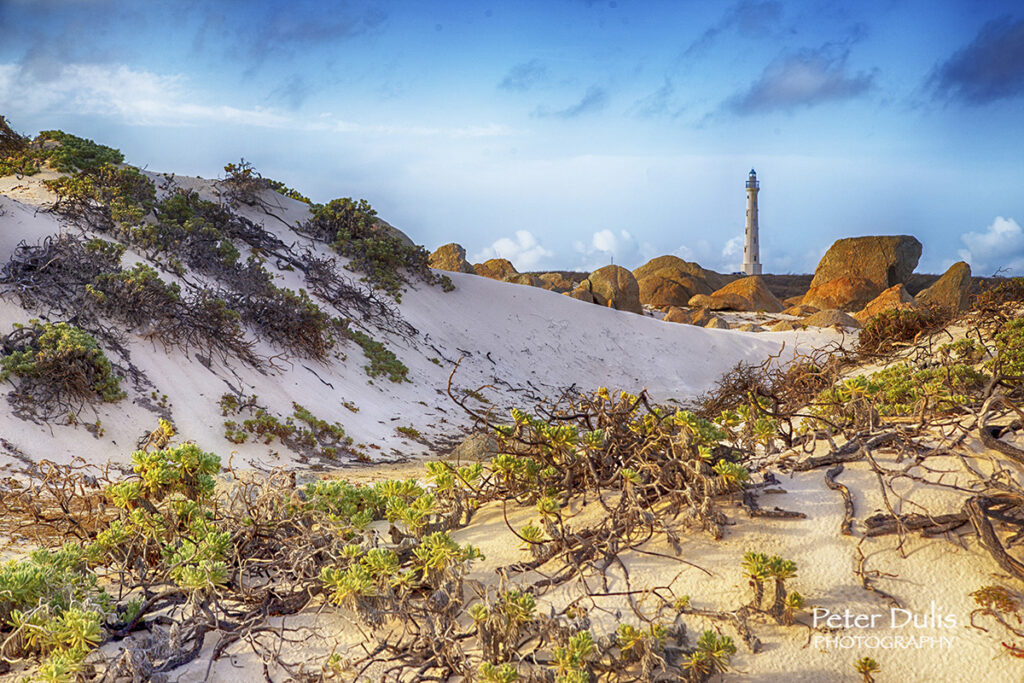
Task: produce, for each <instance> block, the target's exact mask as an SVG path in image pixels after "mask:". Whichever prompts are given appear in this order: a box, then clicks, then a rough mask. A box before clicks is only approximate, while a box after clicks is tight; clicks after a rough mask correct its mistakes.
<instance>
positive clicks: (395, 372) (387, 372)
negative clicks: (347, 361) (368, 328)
mask: <svg viewBox="0 0 1024 683" xmlns="http://www.w3.org/2000/svg"><path fill="white" fill-rule="evenodd" d="M343 332H344V335H345V336H346V337H347V338H349V339H351V340H352V341H354V342H355V343H356V344H359V347H360V348H361V349H362V350H363V355H365V356H366V359H367V360H368V361H369V363H368V364H367V365H364V366H363V369H364V370H365V371H366V374H367V375H369V376H370V377H371V378H374V377H380V376H381V375H384V376H385V377H387V378H388V379H389V380H390V381H392V382H408V381H410V380H409V368H407V367H406V366H405V364H404V363H402V361H400V360H399V359H398V356H396V355H395V353H394V352H393V351H392V350H391V349H389V348H388V347H386V346H384V344H382V343H381V342H379V341H377V340H376V339H374V338H373V337H371V336H370V335H368V334H366V333H365V332H363V331H362V330H357V329H355V328H353V327H351V326H346V327H345V328H343Z"/></svg>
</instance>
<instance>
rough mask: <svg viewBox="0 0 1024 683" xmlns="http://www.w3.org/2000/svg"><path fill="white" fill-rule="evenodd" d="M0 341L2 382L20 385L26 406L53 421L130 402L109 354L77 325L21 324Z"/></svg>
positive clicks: (20, 397) (17, 396)
mask: <svg viewBox="0 0 1024 683" xmlns="http://www.w3.org/2000/svg"><path fill="white" fill-rule="evenodd" d="M0 341H2V347H3V355H0V380H8V379H10V380H14V381H15V382H16V389H15V394H14V397H15V399H16V401H17V402H18V403H19V404H21V405H22V406H24V407H31V409H32V410H40V411H43V413H44V415H49V416H52V415H55V414H66V413H67V412H69V411H70V412H77V411H78V410H79V409H81V407H82V405H83V404H84V403H87V402H90V401H106V402H111V403H113V402H116V401H120V400H121V399H122V398H124V397H125V393H124V391H122V390H121V377H119V376H118V375H117V374H116V372H115V371H114V368H113V366H112V365H111V363H110V361H109V360H108V359H107V357H106V355H105V354H104V353H103V349H101V348H100V346H99V344H97V343H96V340H95V339H94V338H93V337H92V336H91V335H89V334H88V333H87V332H84V331H82V330H80V329H79V328H77V327H75V326H74V325H70V324H68V323H64V322H61V323H42V322H39V321H32V322H31V323H30V324H29V325H15V326H14V330H13V331H12V332H10V333H9V334H7V335H6V336H4V337H3V338H2V340H0Z"/></svg>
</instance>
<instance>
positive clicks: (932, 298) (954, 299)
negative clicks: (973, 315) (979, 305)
mask: <svg viewBox="0 0 1024 683" xmlns="http://www.w3.org/2000/svg"><path fill="white" fill-rule="evenodd" d="M970 287H971V267H970V266H969V265H967V264H966V263H964V262H963V261H959V262H957V263H954V264H953V265H951V266H950V267H949V270H947V271H946V272H945V273H943V275H942V277H940V278H939V279H938V280H936V281H935V284H933V285H932V286H931V287H929V288H928V289H924V290H922V291H920V292H918V293H917V296H916V297H914V300H915V301H916V302H917V303H919V304H921V305H922V306H936V307H938V308H942V309H945V310H947V311H952V312H954V313H959V312H961V311H966V310H967V307H968V304H969V301H970V294H969V290H970Z"/></svg>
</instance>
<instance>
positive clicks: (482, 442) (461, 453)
mask: <svg viewBox="0 0 1024 683" xmlns="http://www.w3.org/2000/svg"><path fill="white" fill-rule="evenodd" d="M498 450H499V447H498V440H497V439H496V438H494V436H493V435H492V434H489V433H487V432H477V433H475V434H470V435H469V436H467V437H466V438H465V439H463V440H462V443H460V444H459V445H458V446H456V447H455V448H454V449H452V452H451V453H449V454H448V458H450V459H451V460H455V461H457V462H486V461H487V460H490V459H491V458H493V457H494V456H495V455H497V454H498Z"/></svg>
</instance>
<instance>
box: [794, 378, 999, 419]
mask: <svg viewBox="0 0 1024 683" xmlns="http://www.w3.org/2000/svg"><path fill="white" fill-rule="evenodd" d="M986 379H987V377H986V375H985V374H983V373H982V372H980V371H978V370H975V369H974V367H973V366H972V365H969V364H966V363H952V364H950V365H946V366H939V367H931V368H925V369H916V368H915V367H913V366H912V365H910V364H908V363H897V364H895V365H891V366H889V367H887V368H885V369H883V370H879V371H877V372H873V373H871V374H870V375H866V376H865V375H857V376H855V377H851V378H848V379H845V380H843V381H841V382H838V383H836V384H835V385H834V386H833V387H832V388H831V389H826V390H825V391H823V392H821V393H820V394H819V395H818V397H817V398H816V399H815V401H814V403H813V405H812V406H811V409H810V412H811V414H812V415H814V416H815V417H818V418H822V420H824V421H826V422H828V423H832V424H834V425H836V426H840V427H847V426H852V427H856V428H862V427H864V426H867V425H869V424H872V423H873V421H874V420H875V418H876V416H880V417H899V416H911V415H915V414H918V413H920V412H921V411H922V410H925V409H931V410H933V411H935V412H949V411H952V410H956V409H957V408H959V407H961V406H964V405H967V404H969V403H970V402H971V401H972V398H971V396H970V394H971V392H972V391H974V390H976V389H979V388H981V387H982V386H983V385H984V383H985V381H986Z"/></svg>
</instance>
